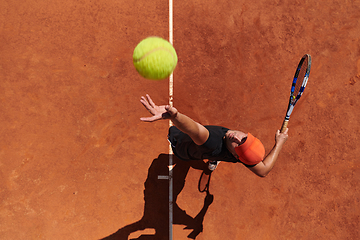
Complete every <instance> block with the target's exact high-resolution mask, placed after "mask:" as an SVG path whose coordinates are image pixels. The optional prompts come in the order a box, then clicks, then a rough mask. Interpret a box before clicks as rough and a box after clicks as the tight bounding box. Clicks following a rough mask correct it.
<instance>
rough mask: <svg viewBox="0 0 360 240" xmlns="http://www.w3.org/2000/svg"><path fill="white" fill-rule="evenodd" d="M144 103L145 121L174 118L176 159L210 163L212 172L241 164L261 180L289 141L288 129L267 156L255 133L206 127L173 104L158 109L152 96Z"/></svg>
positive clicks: (277, 136) (171, 133)
mask: <svg viewBox="0 0 360 240" xmlns="http://www.w3.org/2000/svg"><path fill="white" fill-rule="evenodd" d="M140 102H141V103H142V104H143V105H144V107H145V108H146V109H147V110H148V111H149V112H150V113H151V115H152V116H151V117H143V118H140V120H141V121H144V122H154V121H157V120H161V119H170V120H171V121H172V122H173V124H174V126H172V127H170V128H169V135H168V139H169V141H170V143H171V146H172V149H173V152H174V154H175V156H177V157H178V158H180V159H182V160H185V161H186V160H203V159H208V160H209V169H210V170H211V171H213V170H215V169H216V167H217V165H218V164H219V163H220V161H225V162H241V163H243V164H244V165H245V166H246V167H248V168H249V169H250V170H251V171H252V172H254V173H255V174H256V175H258V176H260V177H265V176H267V174H268V173H269V172H270V171H271V169H272V168H273V167H274V164H275V162H276V160H277V158H278V156H279V153H280V151H281V148H282V146H283V145H284V143H285V142H286V140H287V139H288V129H286V130H285V132H283V133H280V130H278V131H277V132H276V134H275V145H274V147H273V148H272V150H271V151H270V153H269V154H268V155H267V156H266V157H265V148H264V146H263V144H262V143H261V142H260V140H259V139H257V138H256V137H254V136H253V135H252V134H251V133H245V132H241V131H236V130H230V129H228V128H225V127H221V126H203V125H201V124H200V123H197V122H195V121H194V120H192V119H191V118H189V117H188V116H186V115H184V114H182V113H180V112H178V110H177V109H176V108H174V107H171V106H169V105H162V106H157V105H156V104H155V103H154V102H153V101H152V99H151V98H150V96H149V95H146V96H145V97H144V96H142V97H141V100H140Z"/></svg>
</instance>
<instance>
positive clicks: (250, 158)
mask: <svg viewBox="0 0 360 240" xmlns="http://www.w3.org/2000/svg"><path fill="white" fill-rule="evenodd" d="M235 152H236V153H237V155H238V156H239V160H240V161H241V162H243V163H245V164H246V165H256V164H258V163H259V162H261V161H262V160H263V159H264V156H265V148H264V145H263V144H262V143H261V142H260V140H259V139H257V138H256V137H254V136H253V135H251V133H248V135H247V139H246V141H245V142H244V143H243V144H241V145H239V146H237V147H236V148H235Z"/></svg>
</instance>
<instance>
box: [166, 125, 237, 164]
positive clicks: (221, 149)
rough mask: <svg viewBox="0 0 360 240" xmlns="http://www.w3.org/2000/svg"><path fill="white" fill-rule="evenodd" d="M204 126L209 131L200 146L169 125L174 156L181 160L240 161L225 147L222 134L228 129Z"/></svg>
mask: <svg viewBox="0 0 360 240" xmlns="http://www.w3.org/2000/svg"><path fill="white" fill-rule="evenodd" d="M205 127H206V129H207V130H208V131H209V138H208V139H207V141H206V142H205V143H204V144H203V145H200V146H199V145H196V144H195V143H194V141H193V140H192V139H191V138H190V137H189V135H187V134H185V133H183V132H181V131H180V130H179V129H178V128H177V127H175V126H172V127H170V129H169V136H168V137H169V141H170V143H171V146H172V149H173V152H174V154H175V156H177V157H178V158H180V159H182V160H203V159H208V160H210V161H225V162H240V161H239V160H238V159H236V158H235V157H234V156H233V155H232V154H231V153H230V152H229V150H228V149H227V147H226V144H225V139H224V136H225V133H226V132H227V131H228V130H229V129H228V128H225V127H220V126H205Z"/></svg>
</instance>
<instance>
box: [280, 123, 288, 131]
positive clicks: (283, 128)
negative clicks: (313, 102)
mask: <svg viewBox="0 0 360 240" xmlns="http://www.w3.org/2000/svg"><path fill="white" fill-rule="evenodd" d="M288 123H289V120H284V122H283V125H282V127H281V130H280V132H281V133H283V132H285V130H286V128H287V125H288Z"/></svg>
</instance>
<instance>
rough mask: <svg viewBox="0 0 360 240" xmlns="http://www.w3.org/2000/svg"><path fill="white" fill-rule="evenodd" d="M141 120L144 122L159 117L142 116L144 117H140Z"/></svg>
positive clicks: (152, 120)
mask: <svg viewBox="0 0 360 240" xmlns="http://www.w3.org/2000/svg"><path fill="white" fill-rule="evenodd" d="M140 120H141V121H143V122H154V121H156V120H158V119H157V117H155V116H152V117H142V118H140Z"/></svg>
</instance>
